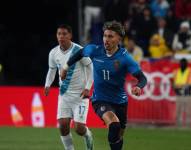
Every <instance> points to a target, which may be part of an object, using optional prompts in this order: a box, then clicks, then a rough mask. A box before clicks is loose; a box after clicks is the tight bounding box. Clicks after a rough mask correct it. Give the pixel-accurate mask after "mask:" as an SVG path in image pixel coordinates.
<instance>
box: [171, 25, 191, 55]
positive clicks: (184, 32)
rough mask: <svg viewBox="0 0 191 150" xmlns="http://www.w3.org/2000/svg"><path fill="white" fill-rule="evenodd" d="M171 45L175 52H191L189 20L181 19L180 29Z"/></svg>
mask: <svg viewBox="0 0 191 150" xmlns="http://www.w3.org/2000/svg"><path fill="white" fill-rule="evenodd" d="M172 47H173V50H174V51H175V53H187V54H189V53H191V30H190V24H189V22H187V21H183V22H182V23H181V24H180V29H179V31H178V32H177V33H176V34H175V36H174V39H173V45H172Z"/></svg>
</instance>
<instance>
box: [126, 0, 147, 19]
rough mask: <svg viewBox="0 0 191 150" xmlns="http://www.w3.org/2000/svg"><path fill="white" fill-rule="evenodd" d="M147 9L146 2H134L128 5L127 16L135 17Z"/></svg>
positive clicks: (136, 0) (145, 0)
mask: <svg viewBox="0 0 191 150" xmlns="http://www.w3.org/2000/svg"><path fill="white" fill-rule="evenodd" d="M146 7H148V2H147V0H134V1H132V2H131V3H130V5H129V15H130V16H131V17H135V16H137V15H139V14H141V13H142V12H143V10H144V9H145V8H146Z"/></svg>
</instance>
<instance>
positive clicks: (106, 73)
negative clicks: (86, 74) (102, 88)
mask: <svg viewBox="0 0 191 150" xmlns="http://www.w3.org/2000/svg"><path fill="white" fill-rule="evenodd" d="M102 72H103V79H104V80H109V79H110V78H109V70H102Z"/></svg>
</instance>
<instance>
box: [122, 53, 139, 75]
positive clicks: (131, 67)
mask: <svg viewBox="0 0 191 150" xmlns="http://www.w3.org/2000/svg"><path fill="white" fill-rule="evenodd" d="M125 59H126V60H125V62H126V69H127V72H128V73H130V74H133V73H135V72H137V71H140V70H141V68H140V66H139V65H138V63H137V62H136V61H135V60H134V59H133V58H132V57H131V56H130V55H129V54H127V55H126V57H125Z"/></svg>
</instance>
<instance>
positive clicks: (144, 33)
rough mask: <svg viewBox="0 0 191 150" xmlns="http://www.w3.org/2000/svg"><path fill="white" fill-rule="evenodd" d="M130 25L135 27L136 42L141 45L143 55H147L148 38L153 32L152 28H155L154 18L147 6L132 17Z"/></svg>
mask: <svg viewBox="0 0 191 150" xmlns="http://www.w3.org/2000/svg"><path fill="white" fill-rule="evenodd" d="M132 26H133V27H134V28H135V30H136V33H137V44H138V45H139V46H140V47H142V49H143V51H144V56H149V54H148V45H149V39H150V37H151V35H152V33H153V32H154V29H156V20H155V18H154V17H153V16H152V14H151V11H150V9H149V8H148V7H146V8H145V9H144V10H143V13H141V14H140V15H138V16H136V17H135V18H134V19H133V23H132Z"/></svg>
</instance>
